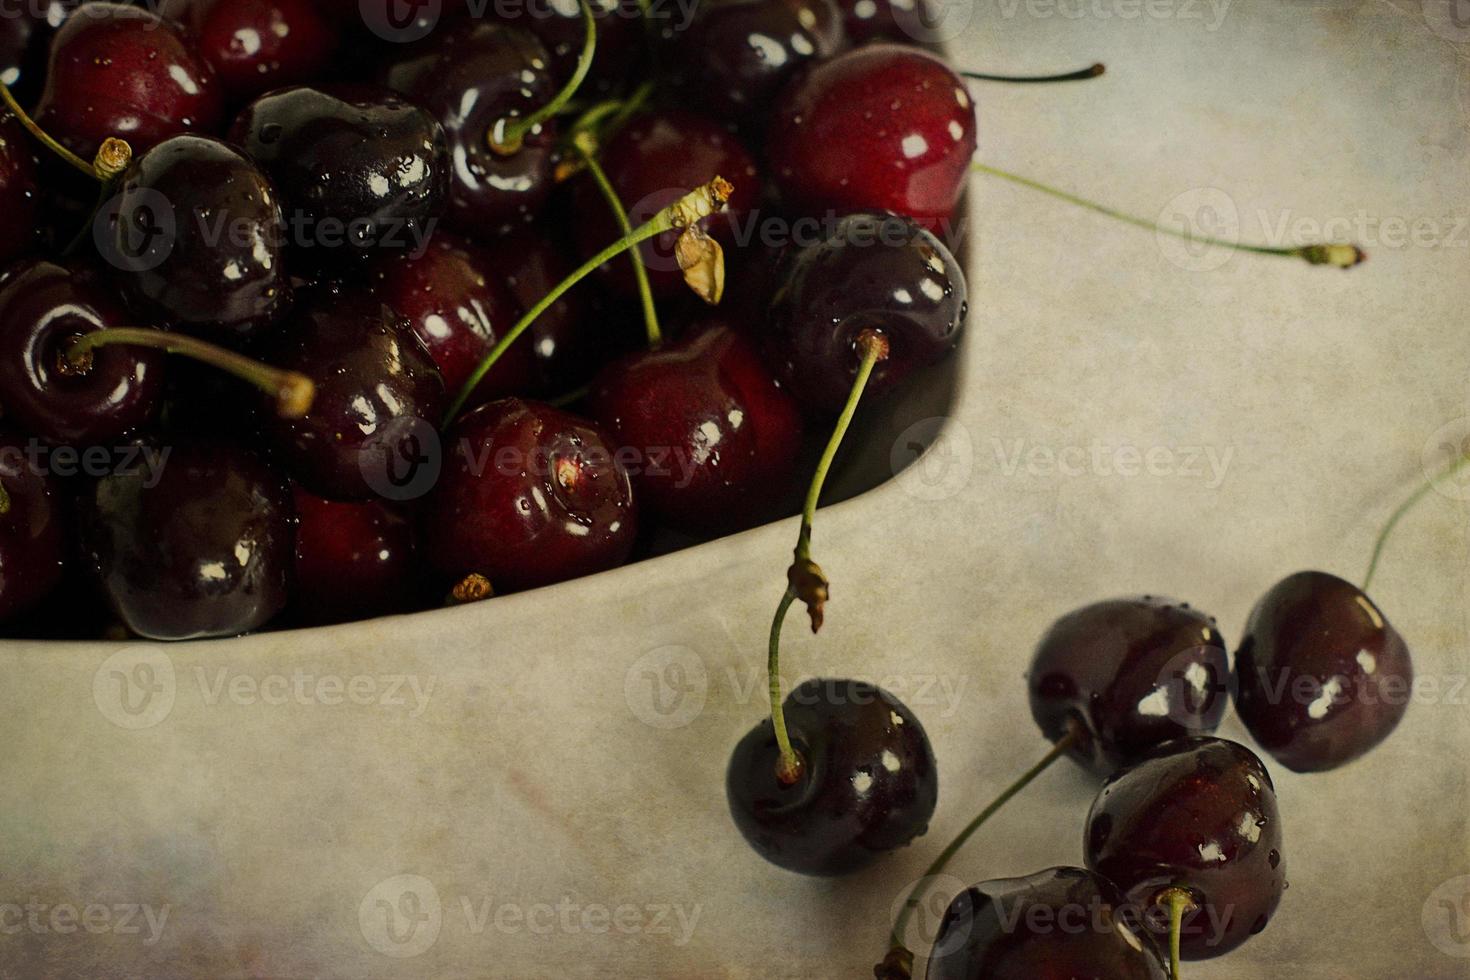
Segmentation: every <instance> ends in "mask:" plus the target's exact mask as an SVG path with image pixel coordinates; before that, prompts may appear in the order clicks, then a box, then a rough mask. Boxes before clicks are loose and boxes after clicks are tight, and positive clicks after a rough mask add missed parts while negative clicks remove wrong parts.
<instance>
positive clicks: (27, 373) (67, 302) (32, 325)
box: [0, 260, 166, 446]
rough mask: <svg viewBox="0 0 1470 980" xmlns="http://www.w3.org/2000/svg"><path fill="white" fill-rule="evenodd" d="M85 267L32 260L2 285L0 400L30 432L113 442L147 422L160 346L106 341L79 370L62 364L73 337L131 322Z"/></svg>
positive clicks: (72, 440) (158, 394)
mask: <svg viewBox="0 0 1470 980" xmlns="http://www.w3.org/2000/svg"><path fill="white" fill-rule="evenodd" d="M136 325H137V324H136V323H135V322H133V321H131V320H130V319H129V318H128V316H127V313H126V312H125V311H124V310H123V308H122V304H121V303H119V302H118V301H117V299H116V298H115V294H114V292H113V290H112V289H111V288H110V287H109V286H108V285H107V284H106V283H105V282H99V281H98V279H97V277H96V276H94V275H92V274H91V273H90V272H86V271H78V270H74V269H68V268H65V267H63V266H60V265H57V264H56V263H54V262H46V261H40V260H33V261H30V262H26V263H23V264H21V265H20V266H19V267H17V268H15V269H13V270H11V271H10V273H9V274H8V275H7V276H6V278H5V279H4V281H3V283H0V392H3V394H0V399H3V401H4V404H5V412H6V415H7V416H9V417H10V419H12V420H13V421H15V422H18V423H20V424H21V425H22V426H24V427H25V429H26V430H27V431H29V432H31V433H34V434H35V435H38V436H40V437H42V438H44V439H47V440H49V441H51V442H54V443H62V444H67V445H71V446H89V445H99V444H103V443H107V442H110V441H113V440H116V439H118V438H120V437H122V436H123V435H125V434H127V433H129V432H131V431H133V430H134V429H137V428H139V427H141V426H143V425H145V424H146V423H148V422H150V421H152V419H153V418H154V416H155V415H156V414H157V411H158V407H159V405H160V404H161V399H162V394H163V374H164V368H163V364H164V358H165V356H166V355H165V354H164V353H163V352H162V351H157V350H150V349H147V348H143V347H132V346H124V345H111V346H106V347H101V348H99V349H97V350H96V351H94V352H93V354H92V360H91V364H90V366H89V367H87V368H86V369H85V370H84V371H81V372H80V373H79V372H78V371H77V370H76V369H75V368H72V367H71V366H70V365H66V364H64V363H63V358H64V356H65V352H66V348H67V345H68V344H69V343H70V342H71V340H72V338H74V337H77V336H80V335H82V334H87V333H91V332H93V331H95V330H105V329H108V328H111V327H126V326H136Z"/></svg>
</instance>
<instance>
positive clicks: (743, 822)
mask: <svg viewBox="0 0 1470 980" xmlns="http://www.w3.org/2000/svg"><path fill="white" fill-rule="evenodd" d="M785 715H786V727H787V731H788V732H789V733H790V736H791V743H792V746H793V747H794V748H795V749H796V751H797V752H798V754H799V755H800V756H801V759H802V763H803V765H802V772H801V775H800V776H799V777H798V778H797V780H796V782H794V783H792V784H791V785H789V786H788V785H784V784H782V783H781V781H780V780H779V779H777V777H776V762H777V758H778V756H779V754H780V750H779V749H778V748H777V746H776V735H775V731H774V730H773V728H772V727H771V720H770V719H769V718H767V719H765V720H764V721H762V722H761V723H760V724H759V725H757V726H756V727H755V728H753V729H751V730H750V732H749V733H748V734H747V735H746V736H745V737H744V738H742V739H741V740H740V743H739V744H738V745H736V746H735V752H734V755H732V756H731V758H730V768H729V770H728V771H727V772H726V774H725V794H726V796H727V797H728V799H729V803H730V813H731V815H732V816H733V817H734V818H735V825H736V826H737V827H739V828H740V832H741V833H742V834H744V835H745V839H746V840H747V841H749V842H750V845H751V847H753V848H755V850H756V853H758V854H760V855H761V856H762V857H764V858H765V859H766V860H768V861H770V862H772V863H773V864H777V865H780V866H781V867H783V868H786V869H787V870H788V871H797V872H800V873H801V874H807V875H840V874H846V873H848V872H850V871H855V870H857V869H858V868H861V867H863V866H864V865H866V864H869V863H870V862H872V861H873V860H874V859H875V858H877V857H878V856H879V855H881V854H884V853H885V852H887V851H891V850H894V849H895V848H899V847H902V846H904V845H905V844H908V843H909V842H910V841H912V840H913V839H914V838H916V837H919V836H921V835H923V833H924V832H925V831H926V830H928V829H929V818H930V817H931V816H932V815H933V813H934V805H935V803H936V802H937V801H938V797H939V776H938V772H937V771H936V769H935V766H934V752H933V750H932V749H931V748H930V747H929V737H928V736H927V735H925V734H924V727H923V726H922V725H920V724H919V720H918V719H917V718H915V717H914V715H913V712H911V711H909V709H908V708H907V707H906V706H905V705H904V704H903V702H901V701H899V700H898V698H896V697H894V696H893V695H892V694H889V693H888V692H887V691H885V690H883V689H882V688H880V687H876V686H874V685H872V684H868V683H865V682H863V681H853V680H833V679H812V680H808V681H804V682H802V683H801V684H800V685H798V686H797V687H796V688H795V689H794V690H792V692H791V693H790V694H788V695H787V696H786V701H785Z"/></svg>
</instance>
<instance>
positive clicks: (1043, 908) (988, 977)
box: [878, 868, 1169, 980]
mask: <svg viewBox="0 0 1470 980" xmlns="http://www.w3.org/2000/svg"><path fill="white" fill-rule="evenodd" d="M1129 919H1130V916H1129V915H1128V909H1127V908H1126V903H1125V900H1124V898H1123V896H1122V895H1121V894H1119V892H1118V889H1117V888H1115V887H1114V886H1113V884H1112V883H1111V882H1109V881H1108V880H1107V879H1105V878H1103V877H1102V876H1101V875H1098V874H1094V873H1093V872H1091V871H1086V870H1084V869H1082V868H1048V869H1047V870H1045V871H1038V872H1036V873H1035V874H1032V875H1026V876H1025V877H1023V878H997V879H993V880H991V881H982V882H980V883H979V884H978V885H972V886H971V887H970V888H968V889H966V890H965V891H963V892H961V893H960V894H959V895H957V896H955V898H954V901H952V902H950V904H949V908H948V909H946V910H945V913H944V918H943V919H942V920H941V921H940V923H939V931H938V933H937V934H936V936H935V940H934V951H933V952H932V953H930V955H929V966H928V972H927V973H926V974H925V976H927V977H928V980H1077V978H1080V977H1106V978H1107V980H1168V978H1169V972H1168V970H1167V969H1166V968H1165V965H1164V961H1163V959H1162V957H1161V956H1160V954H1159V950H1158V947H1157V946H1155V944H1154V942H1153V940H1152V939H1151V938H1150V937H1149V935H1148V934H1147V933H1146V932H1141V931H1138V930H1137V929H1136V928H1135V927H1134V925H1133V924H1132V923H1131V922H1130V921H1129ZM878 975H879V976H880V977H885V978H886V977H889V976H902V977H905V978H906V977H907V976H908V975H909V974H908V972H907V971H906V970H905V971H904V972H902V973H896V974H895V973H881V972H880V973H879V974H878Z"/></svg>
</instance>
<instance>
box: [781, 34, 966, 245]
mask: <svg viewBox="0 0 1470 980" xmlns="http://www.w3.org/2000/svg"><path fill="white" fill-rule="evenodd" d="M767 152H768V154H769V158H770V164H771V172H772V176H773V177H774V179H775V181H776V184H777V186H778V187H779V188H780V191H781V193H782V194H783V195H784V196H785V197H786V198H788V199H789V201H790V203H792V204H793V205H795V206H798V207H800V208H803V209H805V210H806V211H808V212H817V211H820V210H824V209H836V210H838V211H844V210H856V209H876V210H887V211H896V212H898V213H900V214H905V215H908V216H909V217H911V218H914V219H916V220H917V221H919V222H920V223H921V224H923V225H924V226H925V227H927V228H930V229H931V230H937V229H939V228H940V227H941V223H942V222H944V221H945V220H946V219H948V218H949V216H950V214H951V213H952V212H953V211H954V209H955V206H956V205H957V204H958V203H959V196H960V191H961V190H962V189H963V187H964V183H965V176H966V174H968V173H969V169H970V158H971V157H972V156H973V155H974V153H975V106H974V104H973V103H972V102H971V101H970V96H969V93H968V92H967V91H966V90H965V82H964V79H962V78H960V76H959V75H957V74H955V72H954V71H953V70H952V69H951V68H950V67H949V66H948V65H946V64H945V63H944V62H943V61H942V60H940V59H939V58H937V57H935V56H934V55H931V54H928V53H926V52H924V51H919V50H917V49H915V48H911V47H903V46H900V45H894V44H874V45H869V46H867V47H862V48H857V49H855V50H853V51H849V52H848V53H846V54H843V55H839V56H838V57H836V58H833V59H832V60H830V61H827V62H823V63H822V64H819V65H817V66H815V67H814V68H813V69H812V70H811V71H810V72H808V73H806V74H805V75H803V76H801V77H800V78H798V79H796V80H794V81H793V82H792V84H791V85H790V86H789V87H788V88H787V89H786V90H785V91H784V92H783V93H782V95H781V99H780V101H779V103H778V105H777V109H776V118H775V121H774V122H773V123H772V126H771V133H770V142H769V145H768V147H767Z"/></svg>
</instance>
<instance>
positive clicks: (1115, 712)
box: [1027, 596, 1230, 776]
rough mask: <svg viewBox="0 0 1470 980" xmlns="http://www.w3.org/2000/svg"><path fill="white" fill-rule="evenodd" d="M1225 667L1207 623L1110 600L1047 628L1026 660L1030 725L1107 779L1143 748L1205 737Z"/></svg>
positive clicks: (1220, 699) (1140, 603) (1224, 692)
mask: <svg viewBox="0 0 1470 980" xmlns="http://www.w3.org/2000/svg"><path fill="white" fill-rule="evenodd" d="M1229 683H1230V660H1229V656H1228V654H1227V653H1226V647H1225V640H1224V638H1223V637H1222V636H1221V635H1220V631H1219V630H1218V629H1216V628H1215V621H1214V619H1213V618H1212V617H1209V616H1206V615H1205V614H1204V613H1202V612H1200V611H1199V610H1197V609H1193V608H1191V607H1190V606H1189V604H1188V603H1178V602H1174V601H1173V600H1170V599H1164V598H1159V597H1156V596H1144V597H1143V598H1141V599H1112V600H1108V601H1105V602H1096V603H1093V604H1091V605H1088V606H1083V607H1082V608H1081V609H1077V610H1074V611H1073V612H1070V613H1068V614H1067V615H1065V616H1063V617H1062V618H1061V619H1059V620H1057V621H1056V622H1055V623H1053V624H1052V626H1051V628H1050V629H1049V630H1047V632H1046V635H1045V636H1044V637H1042V639H1041V643H1040V644H1039V645H1038V646H1037V648H1036V653H1035V655H1034V656H1033V657H1032V660H1031V669H1030V672H1029V674H1028V676H1027V686H1028V688H1029V689H1030V693H1031V716H1032V717H1033V718H1035V719H1036V724H1037V725H1038V726H1040V728H1041V731H1042V734H1044V735H1045V736H1046V737H1047V738H1048V739H1050V740H1051V741H1053V742H1057V741H1059V740H1061V739H1062V738H1063V737H1064V736H1066V735H1068V734H1069V733H1073V735H1074V737H1073V739H1072V741H1071V743H1070V746H1069V748H1068V750H1067V754H1068V755H1070V756H1071V757H1072V758H1073V759H1074V760H1076V761H1077V762H1078V763H1080V764H1081V765H1082V766H1084V767H1086V768H1088V769H1090V770H1092V771H1093V772H1095V773H1097V774H1098V775H1099V776H1108V775H1110V774H1112V773H1113V772H1114V771H1116V770H1117V769H1118V767H1120V766H1123V765H1126V764H1128V763H1129V762H1132V761H1133V760H1134V759H1136V758H1138V757H1139V755H1141V754H1142V753H1143V752H1145V751H1147V750H1148V749H1151V748H1153V747H1154V746H1156V745H1159V744H1160V743H1162V742H1166V741H1168V740H1170V739H1173V738H1179V737H1181V736H1184V735H1192V734H1205V733H1208V732H1212V731H1214V730H1215V726H1217V725H1218V724H1219V723H1220V719H1221V718H1222V717H1223V716H1224V714H1225V709H1226V707H1227V706H1228V705H1229V701H1230V698H1229V693H1228V691H1229Z"/></svg>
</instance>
